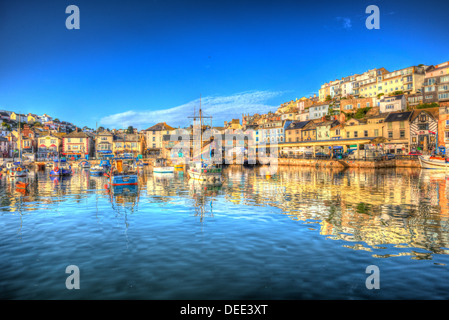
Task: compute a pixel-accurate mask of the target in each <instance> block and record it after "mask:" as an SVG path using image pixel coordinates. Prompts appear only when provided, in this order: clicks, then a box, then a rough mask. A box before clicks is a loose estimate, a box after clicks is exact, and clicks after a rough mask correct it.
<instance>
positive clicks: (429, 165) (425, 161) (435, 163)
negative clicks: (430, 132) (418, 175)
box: [418, 156, 449, 170]
mask: <svg viewBox="0 0 449 320" xmlns="http://www.w3.org/2000/svg"><path fill="white" fill-rule="evenodd" d="M418 159H419V163H420V165H421V168H423V169H436V170H448V169H449V163H448V162H449V159H448V158H443V157H435V156H418Z"/></svg>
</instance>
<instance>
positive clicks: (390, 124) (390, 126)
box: [388, 122, 393, 130]
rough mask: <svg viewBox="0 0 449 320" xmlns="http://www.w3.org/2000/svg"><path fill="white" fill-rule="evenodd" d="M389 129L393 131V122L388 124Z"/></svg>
mask: <svg viewBox="0 0 449 320" xmlns="http://www.w3.org/2000/svg"><path fill="white" fill-rule="evenodd" d="M388 129H389V130H391V129H393V123H392V122H388Z"/></svg>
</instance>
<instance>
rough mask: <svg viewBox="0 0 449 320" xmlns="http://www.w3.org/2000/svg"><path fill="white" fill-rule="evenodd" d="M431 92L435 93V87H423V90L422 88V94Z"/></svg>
mask: <svg viewBox="0 0 449 320" xmlns="http://www.w3.org/2000/svg"><path fill="white" fill-rule="evenodd" d="M432 91H435V87H434V86H431V87H425V88H424V92H432Z"/></svg>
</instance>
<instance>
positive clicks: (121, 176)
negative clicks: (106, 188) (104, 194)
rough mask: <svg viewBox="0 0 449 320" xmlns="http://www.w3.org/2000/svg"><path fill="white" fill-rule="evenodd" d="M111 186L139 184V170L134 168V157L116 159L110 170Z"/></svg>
mask: <svg viewBox="0 0 449 320" xmlns="http://www.w3.org/2000/svg"><path fill="white" fill-rule="evenodd" d="M109 184H110V185H111V186H127V185H137V184H138V176H137V172H136V171H135V170H134V169H133V160H132V159H115V160H114V163H113V166H112V168H111V171H110V172H109Z"/></svg>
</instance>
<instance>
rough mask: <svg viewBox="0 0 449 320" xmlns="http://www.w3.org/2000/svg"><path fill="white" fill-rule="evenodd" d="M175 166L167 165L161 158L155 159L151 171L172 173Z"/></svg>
mask: <svg viewBox="0 0 449 320" xmlns="http://www.w3.org/2000/svg"><path fill="white" fill-rule="evenodd" d="M174 172H175V167H173V166H169V165H167V160H165V159H163V158H159V159H156V162H155V163H154V167H153V173H174Z"/></svg>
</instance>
